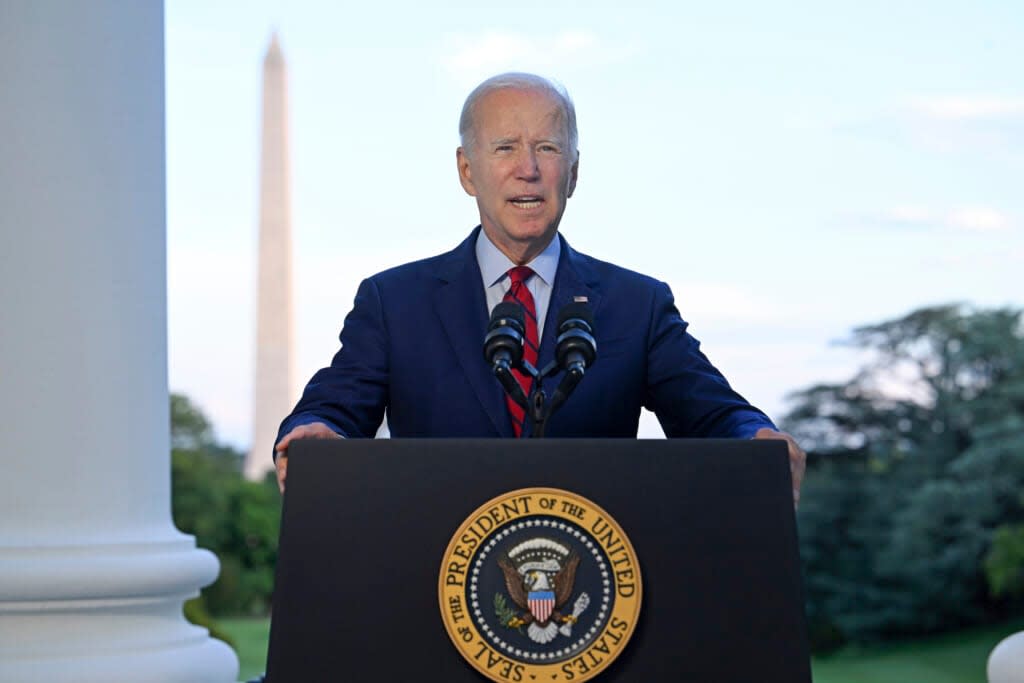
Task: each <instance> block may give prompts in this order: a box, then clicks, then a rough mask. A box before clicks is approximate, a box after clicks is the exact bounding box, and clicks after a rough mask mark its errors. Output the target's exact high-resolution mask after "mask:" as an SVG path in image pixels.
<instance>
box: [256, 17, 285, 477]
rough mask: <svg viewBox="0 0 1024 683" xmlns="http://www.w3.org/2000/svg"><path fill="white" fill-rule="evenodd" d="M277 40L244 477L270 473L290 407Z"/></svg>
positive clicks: (269, 60) (267, 70)
mask: <svg viewBox="0 0 1024 683" xmlns="http://www.w3.org/2000/svg"><path fill="white" fill-rule="evenodd" d="M286 75H287V74H286V71H285V64H284V56H283V55H282V54H281V46H280V44H279V43H278V40H277V34H276V33H275V34H274V36H273V37H272V38H271V40H270V47H269V48H267V55H266V57H265V58H264V60H263V139H262V154H261V159H260V218H259V220H260V233H259V275H258V278H259V288H258V293H257V307H256V362H255V370H254V372H255V374H254V377H253V410H252V429H253V432H252V450H250V451H249V455H248V457H247V458H246V460H245V476H246V477H247V478H249V479H262V478H263V476H264V474H265V473H266V472H267V471H269V470H271V469H273V462H272V460H271V449H272V448H273V446H274V439H275V438H276V436H277V426H278V422H279V421H280V420H281V416H283V415H287V414H288V413H289V411H290V410H291V408H292V404H293V403H294V396H293V395H292V391H293V388H292V387H293V385H294V383H293V381H292V372H293V370H292V366H293V362H292V348H293V343H292V341H293V339H292V338H293V314H292V219H291V191H290V188H289V177H290V174H289V170H290V164H289V159H288V88H287V82H286V80H287V79H286Z"/></svg>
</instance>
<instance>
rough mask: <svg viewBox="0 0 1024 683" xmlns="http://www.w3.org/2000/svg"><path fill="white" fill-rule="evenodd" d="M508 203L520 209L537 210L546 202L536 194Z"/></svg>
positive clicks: (513, 199)
mask: <svg viewBox="0 0 1024 683" xmlns="http://www.w3.org/2000/svg"><path fill="white" fill-rule="evenodd" d="M508 201H509V202H510V203H511V204H512V205H513V206H515V207H516V208H518V209H536V208H537V207H538V206H540V205H541V204H543V203H544V200H543V199H542V198H540V197H538V196H537V195H534V194H527V195H521V196H519V197H512V199H510V200H508Z"/></svg>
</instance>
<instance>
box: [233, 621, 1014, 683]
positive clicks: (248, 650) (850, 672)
mask: <svg viewBox="0 0 1024 683" xmlns="http://www.w3.org/2000/svg"><path fill="white" fill-rule="evenodd" d="M217 623H218V625H219V626H220V627H221V628H223V629H224V631H225V632H226V633H228V634H230V636H231V637H232V638H233V639H234V641H235V650H236V651H237V652H238V658H239V660H240V661H241V665H242V671H241V674H240V675H239V678H240V679H241V680H243V681H245V680H247V679H249V678H252V677H253V676H256V675H258V674H261V673H263V670H264V668H265V666H266V661H267V636H268V635H269V634H270V620H269V619H246V618H237V619H219V620H217ZM1020 630H1024V620H1016V621H1013V622H1009V623H1006V624H1002V625H999V626H989V627H985V628H978V629H969V630H965V631H959V632H957V633H951V634H946V635H942V636H936V637H934V638H929V639H926V640H913V641H902V642H899V643H893V644H891V645H885V646H881V645H880V646H874V647H870V648H854V647H848V648H845V649H843V650H840V651H839V652H837V653H835V654H832V655H829V656H827V657H815V658H814V660H813V662H812V667H813V669H814V681H815V683H985V662H987V661H988V655H989V653H990V652H992V648H994V647H995V646H996V643H998V642H999V641H1000V640H1002V639H1003V638H1005V637H1006V636H1008V635H1010V634H1011V633H1014V632H1016V631H1020Z"/></svg>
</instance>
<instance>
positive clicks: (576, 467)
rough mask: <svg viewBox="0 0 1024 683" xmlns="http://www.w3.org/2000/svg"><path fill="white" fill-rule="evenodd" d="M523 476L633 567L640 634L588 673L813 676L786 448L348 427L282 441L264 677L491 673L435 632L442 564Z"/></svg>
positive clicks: (451, 678) (707, 681)
mask: <svg viewBox="0 0 1024 683" xmlns="http://www.w3.org/2000/svg"><path fill="white" fill-rule="evenodd" d="M532 487H550V488H555V489H563V490H567V491H571V492H574V493H576V494H578V495H580V496H583V497H585V498H587V499H589V500H590V501H593V502H594V503H596V504H597V505H599V506H600V507H601V508H603V509H604V510H606V511H607V512H608V513H609V514H610V515H612V516H613V517H614V519H615V521H617V522H618V524H619V526H621V528H622V530H623V531H624V532H625V534H626V535H627V536H628V538H629V540H630V541H631V542H632V546H633V549H634V550H635V553H636V557H637V559H638V561H639V565H640V570H641V573H642V581H643V599H642V606H641V608H640V612H639V619H638V622H637V624H636V628H635V631H634V632H633V634H632V637H631V640H630V641H629V643H628V645H626V646H625V648H624V650H623V651H622V654H621V656H619V657H617V658H616V659H615V660H614V661H613V662H612V663H611V664H610V665H609V666H608V668H607V669H606V670H604V671H603V673H601V674H600V676H599V677H598V678H597V680H598V681H608V682H611V681H618V682H630V683H648V682H662V681H693V682H695V683H726V682H736V683H753V682H758V683H768V682H773V681H779V682H780V683H781V682H785V683H798V682H806V681H810V680H811V673H810V664H809V653H808V644H807V634H806V623H805V618H804V601H803V588H802V580H801V576H800V564H799V557H798V551H797V538H796V527H795V518H794V512H793V505H792V497H791V486H790V477H789V468H788V460H787V456H786V448H785V444H784V443H783V442H778V441H774V442H773V441H736V440H650V441H646V440H643V441H636V440H582V439H581V440H524V441H512V440H463V439H450V440H449V439H433V440H414V439H409V440H402V439H395V440H376V441H371V440H355V439H353V440H346V441H303V442H299V443H296V444H294V445H293V446H292V447H291V448H290V457H289V469H288V487H287V495H286V496H285V500H284V510H283V517H282V527H281V544H280V556H279V560H278V565H277V579H276V586H275V591H274V601H273V603H274V604H273V616H272V621H271V633H270V650H269V656H268V662H267V681H269V683H291V682H294V681H358V682H364V681H365V682H370V681H384V682H391V681H394V682H405V681H444V682H446V683H463V682H464V683H479V682H480V681H486V680H487V678H485V677H484V676H483V675H481V674H480V673H478V672H477V671H476V670H474V668H473V667H472V666H470V665H469V664H468V663H467V661H466V660H465V659H464V658H463V656H462V655H461V654H460V652H459V651H458V650H457V649H456V648H455V646H454V645H453V643H452V640H451V639H450V638H449V635H448V633H447V632H446V630H445V625H444V623H443V621H442V617H441V612H440V610H439V606H438V580H439V571H440V569H441V563H442V558H443V556H444V555H445V553H446V548H447V547H448V544H449V541H451V540H452V534H454V533H455V531H456V530H457V529H458V528H459V527H460V525H461V524H462V523H463V522H464V521H465V520H466V518H467V517H468V516H469V515H470V514H471V513H473V511H474V510H475V509H477V508H478V507H479V506H480V505H482V504H484V503H486V502H487V501H488V500H490V499H492V498H494V497H496V496H500V495H502V494H503V493H506V492H509V491H514V490H516V489H524V488H532ZM510 680H513V679H511V678H510ZM526 680H529V678H526ZM562 680H569V679H568V678H559V679H558V680H557V681H556V683H560V682H561V681H562Z"/></svg>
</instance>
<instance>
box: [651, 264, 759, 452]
mask: <svg viewBox="0 0 1024 683" xmlns="http://www.w3.org/2000/svg"><path fill="white" fill-rule="evenodd" d="M687 327H688V325H687V323H686V321H684V320H683V319H682V317H680V315H679V311H678V310H677V309H676V305H675V301H674V299H673V297H672V291H671V290H670V289H669V287H668V285H666V284H665V283H663V282H658V283H657V284H656V286H655V289H654V294H653V303H652V306H651V321H650V326H649V329H650V331H651V334H650V338H649V340H648V364H647V395H646V397H645V401H644V406H645V407H646V408H648V409H649V410H652V411H654V413H655V414H657V416H658V421H659V422H661V426H662V429H664V430H665V435H666V436H668V437H669V438H673V437H712V438H743V439H748V438H751V437H753V436H754V434H755V433H756V432H757V430H758V429H761V428H762V427H768V428H770V429H775V428H776V427H775V425H774V424H773V423H772V421H771V420H770V419H769V418H768V416H766V415H765V414H764V413H762V412H761V411H760V410H758V409H757V408H755V407H754V406H752V405H750V404H749V403H748V402H747V401H746V399H744V398H743V397H742V396H740V395H739V394H738V393H736V392H735V391H733V389H732V387H730V386H729V382H727V381H726V379H725V377H723V376H722V373H720V372H719V371H718V369H717V368H715V366H713V365H712V364H711V362H710V361H709V360H708V359H707V357H706V356H705V355H704V354H703V353H702V352H701V350H700V342H698V341H697V340H696V339H694V338H693V337H692V336H691V335H690V334H689V332H687Z"/></svg>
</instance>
